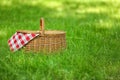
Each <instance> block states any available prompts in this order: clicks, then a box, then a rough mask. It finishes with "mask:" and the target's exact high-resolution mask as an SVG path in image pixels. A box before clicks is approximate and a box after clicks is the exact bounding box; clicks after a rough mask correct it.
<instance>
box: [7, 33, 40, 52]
mask: <svg viewBox="0 0 120 80" xmlns="http://www.w3.org/2000/svg"><path fill="white" fill-rule="evenodd" d="M38 35H39V34H34V33H32V34H24V33H19V32H16V33H15V34H14V35H13V36H12V37H11V38H10V39H9V40H8V45H9V47H10V50H11V51H13V52H15V51H17V50H18V49H20V48H22V47H23V46H24V45H25V44H27V43H28V42H29V41H30V40H32V39H34V38H35V37H36V36H38Z"/></svg>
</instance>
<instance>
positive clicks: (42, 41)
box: [18, 30, 66, 52]
mask: <svg viewBox="0 0 120 80" xmlns="http://www.w3.org/2000/svg"><path fill="white" fill-rule="evenodd" d="M18 32H21V33H35V34H39V33H40V32H41V31H28V30H22V31H18ZM65 47H66V38H65V32H64V31H44V35H43V36H41V34H40V35H39V36H37V37H35V38H34V39H32V40H31V41H29V42H28V43H27V44H26V45H25V46H24V47H23V48H22V49H23V50H24V51H26V52H29V51H32V52H56V51H61V50H63V49H65Z"/></svg>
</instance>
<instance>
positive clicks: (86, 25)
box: [0, 0, 120, 80]
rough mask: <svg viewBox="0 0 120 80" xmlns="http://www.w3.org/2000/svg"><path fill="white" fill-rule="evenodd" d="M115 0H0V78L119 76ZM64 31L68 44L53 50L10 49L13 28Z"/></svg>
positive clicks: (119, 25) (110, 79)
mask: <svg viewBox="0 0 120 80" xmlns="http://www.w3.org/2000/svg"><path fill="white" fill-rule="evenodd" d="M119 10H120V1H119V0H114V1H110V0H106V1H103V0H101V1H100V0H99V1H97V0H85V1H79V0H44V1H42V0H29V1H28V0H23V1H22V0H18V1H17V0H9V1H8V0H1V1H0V80H120V11H119ZM41 17H44V19H45V29H46V30H64V31H66V40H67V48H66V49H65V50H63V51H61V52H56V53H53V54H51V55H45V54H43V53H42V52H40V53H39V54H35V53H32V52H31V53H29V54H26V53H25V52H24V51H22V50H20V51H17V52H15V53H12V52H11V51H10V50H9V47H8V44H7V41H8V39H9V38H10V37H11V36H12V35H13V34H14V33H15V32H16V31H17V30H21V29H22V30H39V19H40V18H41Z"/></svg>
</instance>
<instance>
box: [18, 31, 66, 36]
mask: <svg viewBox="0 0 120 80" xmlns="http://www.w3.org/2000/svg"><path fill="white" fill-rule="evenodd" d="M17 32H19V33H27V34H31V33H34V34H40V33H41V31H34V30H18V31H17ZM65 33H66V32H65V31H61V30H45V33H44V34H45V35H59V34H65Z"/></svg>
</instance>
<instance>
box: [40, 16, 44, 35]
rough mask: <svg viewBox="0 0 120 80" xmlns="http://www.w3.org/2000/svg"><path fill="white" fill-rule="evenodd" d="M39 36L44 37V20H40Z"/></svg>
mask: <svg viewBox="0 0 120 80" xmlns="http://www.w3.org/2000/svg"><path fill="white" fill-rule="evenodd" d="M40 34H41V36H44V19H43V18H41V19H40Z"/></svg>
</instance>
